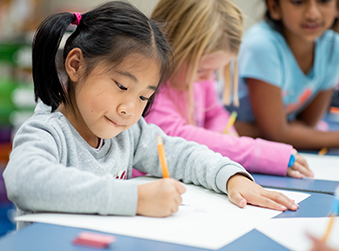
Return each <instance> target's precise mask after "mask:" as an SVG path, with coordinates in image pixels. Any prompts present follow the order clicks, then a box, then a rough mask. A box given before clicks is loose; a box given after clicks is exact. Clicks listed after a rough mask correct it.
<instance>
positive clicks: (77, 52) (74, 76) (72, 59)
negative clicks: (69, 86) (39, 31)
mask: <svg viewBox="0 0 339 251" xmlns="http://www.w3.org/2000/svg"><path fill="white" fill-rule="evenodd" d="M84 63H85V62H84V57H83V54H82V51H81V49H79V48H74V49H73V50H71V51H70V52H69V53H68V55H67V57H66V60H65V70H66V72H67V75H68V76H69V78H70V79H71V81H72V82H77V81H78V80H79V78H80V76H81V75H82V74H81V72H82V71H83V70H84V69H83V68H84Z"/></svg>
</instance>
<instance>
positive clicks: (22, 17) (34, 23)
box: [0, 0, 264, 236]
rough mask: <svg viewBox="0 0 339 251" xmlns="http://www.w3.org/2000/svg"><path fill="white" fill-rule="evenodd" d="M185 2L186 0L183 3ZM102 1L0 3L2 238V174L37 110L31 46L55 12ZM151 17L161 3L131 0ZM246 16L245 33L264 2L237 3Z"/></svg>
mask: <svg viewBox="0 0 339 251" xmlns="http://www.w3.org/2000/svg"><path fill="white" fill-rule="evenodd" d="M183 1H184V0H183ZM103 2H105V1H99V0H58V1H52V0H0V236H2V235H5V234H7V233H9V232H10V231H13V229H14V222H13V216H14V213H15V208H14V205H13V204H12V203H11V202H10V201H9V200H8V199H7V196H6V192H5V185H4V181H3V179H2V175H1V174H2V172H3V170H4V168H5V167H6V163H7V161H8V158H9V154H10V151H11V140H12V138H13V136H14V134H15V132H16V130H17V129H18V127H19V126H20V125H21V124H22V123H23V121H25V120H26V119H27V118H28V117H30V116H31V115H32V114H33V110H34V107H35V102H34V93H33V82H32V75H31V71H32V69H31V44H32V39H33V34H34V31H35V29H36V28H37V27H38V25H39V24H40V22H41V21H42V20H43V19H44V18H46V17H47V16H49V15H50V14H53V13H56V12H63V11H66V12H80V13H82V12H86V11H88V10H90V9H92V8H93V7H95V6H97V5H99V4H101V3H103ZM129 2H130V3H132V4H133V5H135V6H136V7H137V8H139V9H140V10H141V11H143V12H144V13H145V14H146V15H148V16H149V15H150V14H151V12H152V10H153V8H154V7H155V5H156V4H157V2H158V0H129ZM234 2H235V3H236V4H237V5H238V6H239V7H240V8H241V9H242V11H243V12H244V14H245V26H244V27H245V30H246V29H248V28H249V27H250V26H251V25H252V24H253V23H255V22H256V21H258V20H260V19H261V17H262V15H263V9H264V7H263V0H234Z"/></svg>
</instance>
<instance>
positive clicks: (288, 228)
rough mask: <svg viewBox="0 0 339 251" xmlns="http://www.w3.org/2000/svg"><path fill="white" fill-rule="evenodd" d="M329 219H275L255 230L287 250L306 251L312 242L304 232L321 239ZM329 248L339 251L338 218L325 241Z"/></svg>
mask: <svg viewBox="0 0 339 251" xmlns="http://www.w3.org/2000/svg"><path fill="white" fill-rule="evenodd" d="M329 220H330V218H329V217H322V218H275V219H271V220H269V221H267V222H266V223H264V224H262V225H260V226H259V227H257V228H256V229H257V230H259V231H260V232H262V233H263V234H265V235H267V236H268V237H270V238H271V239H273V240H274V241H276V242H278V243H280V244H281V245H283V246H285V247H286V248H288V249H291V250H295V251H306V250H310V249H311V247H312V241H311V240H310V239H309V238H308V237H307V235H306V232H308V233H310V234H311V235H313V236H315V237H317V238H318V239H321V238H322V237H323V235H324V234H325V231H326V229H327V226H328V222H329ZM327 244H328V246H329V247H332V248H334V249H339V217H336V219H335V221H334V223H333V226H332V230H331V232H330V235H329V237H328V239H327Z"/></svg>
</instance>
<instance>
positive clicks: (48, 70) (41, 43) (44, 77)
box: [32, 13, 76, 112]
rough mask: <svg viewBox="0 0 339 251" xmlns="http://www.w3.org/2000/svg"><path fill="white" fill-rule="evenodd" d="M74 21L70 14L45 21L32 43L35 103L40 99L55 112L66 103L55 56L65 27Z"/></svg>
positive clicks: (59, 15)
mask: <svg viewBox="0 0 339 251" xmlns="http://www.w3.org/2000/svg"><path fill="white" fill-rule="evenodd" d="M75 20H76V16H75V15H74V14H71V13H59V14H55V15H52V16H50V17H48V18H47V19H45V20H44V21H43V22H42V23H41V24H40V26H39V28H38V30H37V32H36V33H35V37H34V41H33V56H32V62H33V66H32V68H33V81H34V94H35V102H37V101H38V99H39V98H40V99H41V100H42V102H44V103H45V104H46V105H48V106H51V107H52V112H53V111H55V110H56V109H57V108H58V106H59V105H60V104H61V103H66V102H68V97H67V95H66V92H65V87H64V86H63V85H62V83H61V82H60V80H59V77H58V72H57V68H56V63H55V56H56V53H57V51H58V49H59V45H60V41H61V39H62V37H63V35H64V33H65V31H66V29H67V27H68V26H69V25H70V24H71V23H72V22H74V21H75Z"/></svg>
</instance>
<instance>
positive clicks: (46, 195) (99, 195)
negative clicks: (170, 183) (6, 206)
mask: <svg viewBox="0 0 339 251" xmlns="http://www.w3.org/2000/svg"><path fill="white" fill-rule="evenodd" d="M157 134H159V135H161V137H162V138H163V141H164V149H165V153H166V158H167V164H168V169H169V174H170V176H171V177H172V178H175V179H177V180H182V181H183V182H185V183H194V184H196V185H202V186H204V187H206V188H208V189H213V190H214V191H216V192H224V193H227V191H226V182H227V180H228V179H229V178H230V177H231V176H232V175H234V174H235V173H238V172H240V173H243V174H245V175H246V176H248V177H251V176H250V175H249V174H248V173H247V172H246V171H245V169H244V168H243V167H242V166H241V165H239V164H237V163H235V162H233V161H231V160H230V159H229V158H226V157H222V156H221V155H220V154H219V153H214V152H213V151H211V150H209V149H208V148H207V147H206V146H203V145H199V144H197V143H195V142H188V141H186V140H184V139H182V138H179V137H170V136H166V135H165V134H164V133H163V131H162V130H161V129H160V128H159V127H157V126H155V125H153V124H147V123H146V122H145V120H144V119H143V118H140V120H139V121H138V122H137V123H136V124H135V125H133V126H132V127H131V128H129V129H127V130H126V131H123V132H121V133H120V134H119V135H117V136H116V137H114V138H112V139H105V140H104V145H103V146H102V148H101V149H100V150H99V151H96V150H95V149H94V148H92V147H91V146H90V145H89V144H87V142H86V141H85V140H84V139H83V138H82V137H81V136H80V134H79V133H78V132H77V131H76V130H75V128H74V127H73V126H72V125H71V123H70V122H69V121H68V120H67V119H66V117H65V116H64V115H63V114H62V113H61V112H59V111H58V110H56V111H55V112H53V113H51V108H50V107H49V106H46V105H44V104H43V103H42V102H40V103H39V104H38V105H37V107H36V109H35V112H34V115H33V116H32V117H31V118H30V119H28V120H27V121H26V122H25V123H24V124H23V125H22V126H21V127H20V129H19V130H18V132H17V133H16V136H15V138H14V141H13V151H12V153H11V156H10V161H9V163H8V165H7V167H6V169H5V171H4V174H3V176H4V179H5V184H6V189H7V194H8V198H9V199H10V200H11V201H13V202H14V203H15V205H16V206H17V209H18V215H24V214H27V213H35V212H42V211H53V212H68V213H94V214H102V215H109V214H115V215H135V214H136V208H137V201H138V188H137V184H135V183H134V182H133V180H130V181H126V180H122V179H121V178H124V177H127V178H130V177H131V173H132V168H135V169H138V170H140V171H143V172H147V173H149V174H152V175H154V176H156V177H161V176H162V171H161V167H160V164H159V158H158V152H157V146H156V135H157ZM18 224H19V225H18V228H21V227H23V226H25V225H27V224H28V223H25V222H24V223H18Z"/></svg>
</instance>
